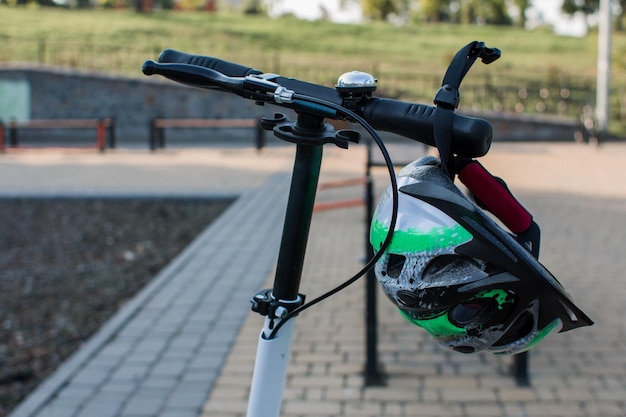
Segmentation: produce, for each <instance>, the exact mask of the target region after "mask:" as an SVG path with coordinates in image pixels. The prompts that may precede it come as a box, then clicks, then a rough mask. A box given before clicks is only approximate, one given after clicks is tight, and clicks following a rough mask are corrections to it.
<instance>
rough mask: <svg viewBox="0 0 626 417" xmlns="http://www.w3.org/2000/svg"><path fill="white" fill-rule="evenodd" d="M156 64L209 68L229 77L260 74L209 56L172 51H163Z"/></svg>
mask: <svg viewBox="0 0 626 417" xmlns="http://www.w3.org/2000/svg"><path fill="white" fill-rule="evenodd" d="M158 62H159V63H161V64H191V65H197V66H200V67H204V68H209V69H212V70H215V71H217V72H221V73H222V74H224V75H227V76H229V77H245V76H247V75H253V74H262V73H263V72H262V71H259V70H257V69H254V68H251V67H246V66H245V65H240V64H235V63H233V62H228V61H224V60H222V59H219V58H214V57H210V56H201V55H193V54H187V53H184V52H180V51H176V50H174V49H165V50H164V51H163V52H161V54H160V55H159V59H158Z"/></svg>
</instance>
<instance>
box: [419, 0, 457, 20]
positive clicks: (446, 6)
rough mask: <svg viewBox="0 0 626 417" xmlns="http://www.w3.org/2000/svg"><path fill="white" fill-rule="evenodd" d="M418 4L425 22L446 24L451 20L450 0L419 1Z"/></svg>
mask: <svg viewBox="0 0 626 417" xmlns="http://www.w3.org/2000/svg"><path fill="white" fill-rule="evenodd" d="M418 3H419V11H420V15H421V17H422V19H423V20H426V21H427V22H446V21H450V20H451V11H452V10H451V1H450V0H421V1H419V2H418Z"/></svg>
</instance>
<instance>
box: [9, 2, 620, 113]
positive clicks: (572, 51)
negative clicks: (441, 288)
mask: <svg viewBox="0 0 626 417" xmlns="http://www.w3.org/2000/svg"><path fill="white" fill-rule="evenodd" d="M0 18H1V19H2V20H1V21H2V25H0V42H1V45H2V47H0V64H3V63H16V62H30V63H43V64H51V65H57V66H63V67H76V68H81V69H89V70H97V71H103V72H107V73H118V74H125V75H131V76H137V77H141V76H142V74H141V72H140V68H141V65H142V63H143V61H144V60H146V59H155V58H156V57H157V56H158V53H159V52H160V51H161V50H162V49H164V48H175V49H179V50H183V51H186V52H191V53H197V54H204V55H212V56H216V57H219V58H222V59H226V60H230V61H234V62H238V63H241V64H244V65H248V66H253V67H256V68H258V69H261V70H263V71H264V72H276V73H280V74H281V75H285V76H290V77H296V78H300V79H303V80H307V81H311V82H316V83H321V84H325V85H333V84H334V82H335V81H336V79H337V77H338V76H339V75H340V74H342V73H343V72H346V71H351V70H354V69H359V70H363V71H368V72H371V73H373V74H374V75H375V76H376V77H377V78H378V79H379V91H380V92H381V93H383V94H385V93H386V94H389V95H393V96H395V97H400V98H406V99H412V100H431V99H432V96H433V94H434V92H435V91H436V87H437V86H438V85H439V84H438V83H440V82H441V78H442V77H443V74H444V72H445V70H446V68H447V66H448V64H449V62H450V59H451V58H452V56H453V55H454V54H455V53H456V51H457V50H458V49H460V48H461V47H462V46H464V45H465V44H467V43H468V42H471V41H473V40H481V41H484V42H485V43H486V44H487V46H490V47H497V48H500V49H501V50H502V58H501V59H500V60H499V61H496V62H495V63H493V64H491V65H489V66H485V65H478V64H477V65H476V66H475V68H473V69H472V71H471V72H470V74H469V75H468V77H467V78H466V81H465V83H464V85H466V84H470V83H471V82H472V81H471V80H472V79H480V80H483V79H485V77H487V78H488V79H489V80H491V81H490V82H491V83H492V84H494V85H495V86H498V85H503V84H505V83H509V84H511V80H514V81H513V82H512V83H513V84H520V83H522V82H523V83H526V82H530V81H533V80H535V81H538V82H539V81H541V82H547V81H550V82H553V83H557V84H558V83H561V84H563V82H564V81H563V80H566V82H567V83H582V84H584V85H586V86H587V87H584V88H585V89H587V90H588V89H589V88H590V87H588V86H593V85H594V83H595V72H596V71H595V68H596V56H597V55H596V50H597V35H596V33H595V32H590V34H589V35H588V36H586V37H584V38H570V37H563V36H557V35H554V34H553V33H551V31H550V30H548V29H540V30H535V31H525V30H522V29H520V28H514V27H501V26H468V25H448V24H425V23H424V24H416V25H412V26H406V27H397V26H392V25H389V24H385V23H380V22H379V23H368V24H361V25H341V24H333V23H329V22H321V21H320V22H308V21H301V20H297V19H295V18H291V17H289V18H281V19H270V18H268V17H265V16H258V15H255V16H250V15H243V14H238V13H232V12H226V11H220V12H217V13H207V12H179V11H155V12H153V13H150V14H138V13H135V12H134V11H131V10H103V9H96V10H64V9H50V8H21V7H14V8H9V7H6V6H0ZM624 51H626V35H624V34H622V33H615V35H614V37H613V57H614V60H613V67H612V69H613V77H612V83H613V88H614V89H615V90H616V91H618V93H619V95H620V96H625V95H626V93H624V92H623V91H624V90H626V88H624V86H626V80H625V79H624V75H623V74H624V72H625V71H624V69H625V68H626V54H624V53H623V52H624ZM520 80H521V81H520ZM481 82H482V81H481ZM587 90H585V91H587ZM584 94H588V93H584ZM616 100H617V102H618V103H621V100H620V99H619V98H618V99H616ZM618 105H619V104H618Z"/></svg>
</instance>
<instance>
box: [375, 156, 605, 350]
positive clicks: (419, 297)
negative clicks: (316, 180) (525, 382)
mask: <svg viewBox="0 0 626 417" xmlns="http://www.w3.org/2000/svg"><path fill="white" fill-rule="evenodd" d="M398 186H399V187H400V193H399V201H398V218H397V223H396V227H395V231H394V234H393V238H392V240H391V243H390V245H389V246H388V247H387V248H386V250H385V253H384V254H383V255H382V257H381V258H380V259H379V261H378V262H377V264H376V266H375V273H376V277H377V279H378V281H379V282H380V284H381V285H382V287H383V289H384V291H385V293H386V294H387V296H388V297H389V298H390V299H391V301H392V302H393V303H395V304H396V305H397V306H398V308H399V310H400V312H401V314H402V315H403V316H404V317H406V318H407V319H408V320H409V321H410V322H412V323H414V324H417V325H418V326H420V327H423V328H424V329H425V330H426V331H428V333H430V335H431V336H432V337H434V338H435V339H436V340H437V341H438V342H439V343H440V344H442V345H443V346H445V347H448V348H451V349H453V350H455V351H458V352H462V353H473V352H479V351H482V350H487V351H491V352H493V353H498V354H513V353H519V352H523V351H525V350H527V349H530V348H532V347H533V346H535V345H536V344H538V343H539V342H540V341H541V340H543V339H544V338H545V337H546V336H547V335H548V334H551V333H555V332H563V331H567V330H571V329H574V328H577V327H581V326H588V325H591V324H593V322H592V321H591V320H590V319H589V317H587V316H586V315H585V314H584V313H583V312H582V311H581V310H580V309H579V308H578V307H576V306H575V305H574V303H573V302H572V300H571V299H570V297H569V295H568V294H567V293H566V292H565V290H564V288H563V286H562V285H561V284H560V283H559V282H558V281H557V280H556V278H554V276H552V274H551V273H550V272H549V271H548V270H547V269H546V268H545V267H544V266H543V265H541V264H540V263H539V262H538V261H537V260H536V259H535V258H534V257H533V256H532V255H531V254H530V253H529V252H528V251H527V250H526V249H525V248H524V247H522V246H521V245H520V244H519V243H518V242H517V241H516V240H515V239H514V238H513V237H512V236H511V235H509V234H508V233H507V232H505V231H504V230H503V229H502V228H501V227H500V226H498V225H497V224H496V223H495V222H494V221H493V220H491V219H490V218H489V217H488V216H487V215H485V214H484V213H483V211H482V210H481V209H480V208H479V207H477V206H476V205H475V204H473V203H472V202H470V201H469V200H468V199H467V198H466V197H465V196H464V195H463V193H462V192H461V191H460V190H459V189H458V188H457V187H456V186H455V185H454V183H453V182H452V180H450V179H449V177H448V176H446V175H445V174H444V173H443V172H442V170H441V169H440V166H439V161H438V160H437V159H436V158H433V157H426V158H422V159H421V160H418V161H415V162H413V163H411V164H409V165H407V166H406V167H404V169H403V170H402V171H401V172H400V173H399V175H398ZM391 214H392V201H391V196H390V192H389V190H387V191H386V192H385V193H384V194H383V196H382V197H381V199H380V201H379V203H378V206H377V208H376V212H375V214H374V217H373V219H372V224H371V229H370V241H371V243H372V245H373V247H374V250H378V249H379V248H380V247H381V244H382V242H383V240H384V239H385V236H386V235H387V233H388V230H389V224H390V219H391Z"/></svg>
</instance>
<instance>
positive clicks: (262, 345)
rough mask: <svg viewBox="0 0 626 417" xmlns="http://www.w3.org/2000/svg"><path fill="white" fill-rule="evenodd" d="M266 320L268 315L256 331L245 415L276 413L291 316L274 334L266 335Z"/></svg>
mask: <svg viewBox="0 0 626 417" xmlns="http://www.w3.org/2000/svg"><path fill="white" fill-rule="evenodd" d="M270 322H271V319H269V318H266V319H265V326H264V327H263V331H262V332H261V334H260V335H259V342H258V347H257V353H256V360H255V362H254V373H253V375H252V386H251V387H250V398H249V400H248V412H247V414H246V416H247V417H278V416H279V414H280V407H281V404H282V399H283V390H284V388H285V381H286V378H287V366H288V365H289V355H290V352H291V341H292V339H293V333H294V327H295V319H294V318H292V319H290V320H288V321H287V322H286V323H285V324H284V325H283V326H282V327H281V328H280V330H279V331H278V334H277V335H276V337H275V338H273V339H266V335H269V334H270V333H271V329H270ZM275 323H276V320H274V324H275Z"/></svg>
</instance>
